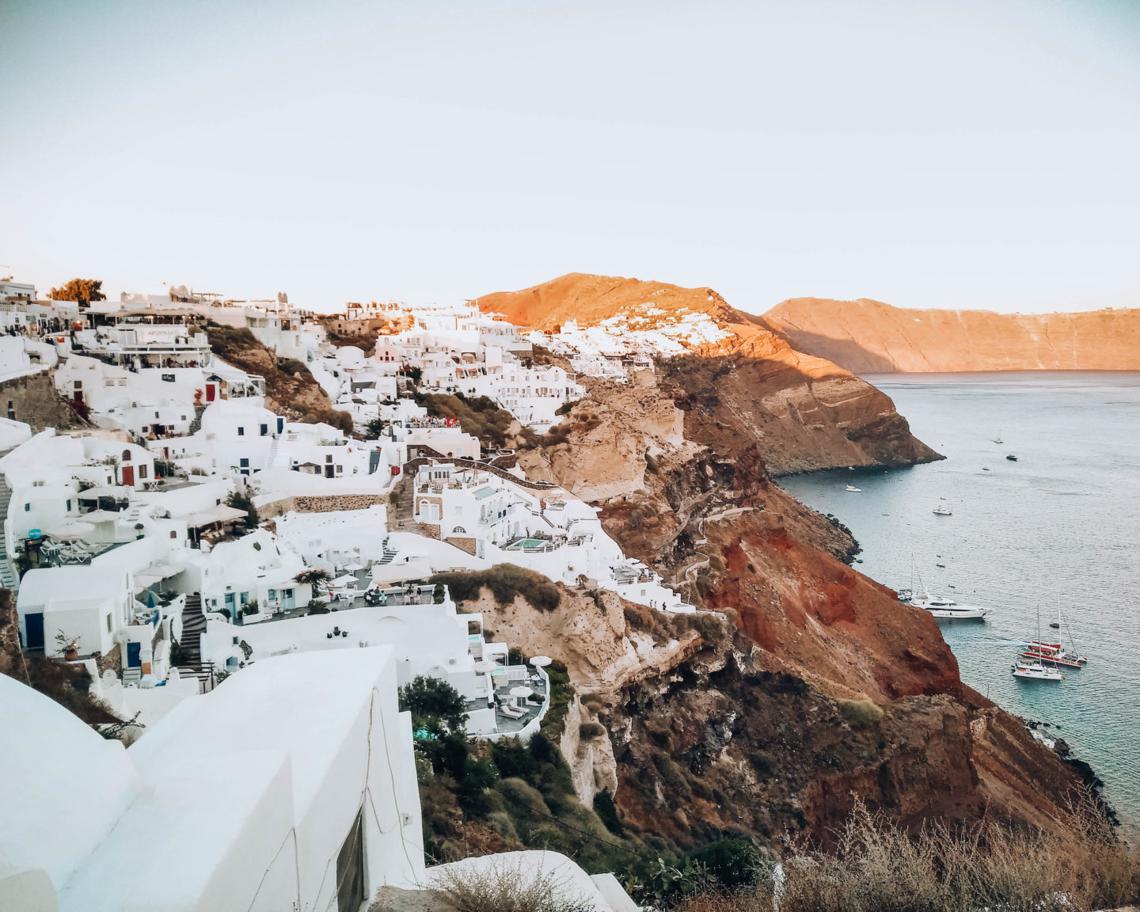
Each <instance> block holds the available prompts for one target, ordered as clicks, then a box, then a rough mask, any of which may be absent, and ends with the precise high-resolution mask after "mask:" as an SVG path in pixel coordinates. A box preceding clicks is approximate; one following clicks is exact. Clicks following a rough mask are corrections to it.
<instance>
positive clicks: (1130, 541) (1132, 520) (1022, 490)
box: [780, 372, 1140, 833]
mask: <svg viewBox="0 0 1140 912" xmlns="http://www.w3.org/2000/svg"><path fill="white" fill-rule="evenodd" d="M865 379H867V380H868V381H869V382H871V383H873V384H874V385H875V386H877V387H879V389H881V390H883V391H884V392H886V393H887V394H888V395H889V396H890V397H891V398H892V399H893V400H894V402H895V406H896V407H897V408H898V411H899V412H900V413H901V414H902V415H904V416H905V417H906V418H907V420H909V422H910V426H911V430H912V431H913V432H914V434H915V435H916V436H917V437H918V438H919V439H920V440H923V441H925V442H926V443H927V444H929V445H930V446H932V447H934V449H936V450H937V451H938V452H939V453H941V454H942V455H944V456H945V457H947V458H946V459H945V461H942V462H936V463H932V464H929V465H922V466H913V467H909V468H903V469H886V470H884V469H874V470H854V471H852V470H844V469H840V470H836V471H828V472H816V473H812V474H808V475H799V476H793V477H788V478H784V479H781V480H780V484H782V485H783V486H784V487H785V488H786V489H787V490H788V491H790V492H791V493H792V494H794V495H795V496H796V497H798V498H799V499H800V500H802V501H803V502H805V503H807V504H808V505H810V506H812V507H814V508H815V509H817V510H819V511H821V512H824V513H831V514H834V515H835V516H836V517H837V518H838V519H839V520H841V521H842V522H843V523H844V524H846V525H847V526H848V527H849V528H850V529H851V532H852V533H853V534H854V536H855V538H856V539H857V540H858V541H859V544H860V545H861V546H862V548H863V551H862V553H861V554H860V555H859V558H861V560H862V563H858V564H856V565H855V566H856V569H858V570H860V571H862V572H863V573H865V574H867V575H868V576H870V577H872V578H873V579H876V580H878V581H880V582H882V583H885V584H886V585H888V586H890V587H892V588H894V589H898V588H900V587H909V586H911V585H912V580H913V585H914V588H915V589H916V590H917V591H921V590H922V587H923V586H925V587H926V589H927V590H929V591H930V593H931V594H934V595H945V596H949V597H951V598H954V599H956V600H957V601H958V602H961V603H962V604H972V605H984V606H988V607H990V608H991V609H992V612H991V613H990V614H989V616H988V617H987V618H986V621H985V622H984V623H979V622H977V621H973V622H969V621H951V622H940V624H939V626H940V628H941V630H942V633H943V636H944V637H945V638H946V642H947V643H948V644H949V645H950V647H951V649H952V650H953V651H954V654H955V656H956V657H957V659H958V664H959V667H960V669H961V674H962V679H963V680H964V681H965V682H966V683H967V684H969V685H970V686H971V687H973V688H975V689H976V690H978V691H980V692H981V693H983V694H985V695H986V696H988V697H989V698H990V699H992V700H994V701H995V702H997V703H999V704H1000V705H1001V706H1003V707H1004V708H1006V709H1008V710H1010V711H1011V712H1013V713H1016V714H1017V715H1019V716H1022V717H1024V718H1026V719H1031V720H1036V721H1040V722H1046V723H1048V724H1049V727H1048V728H1047V729H1043V731H1045V732H1047V733H1048V734H1049V735H1050V736H1051V737H1061V738H1064V739H1065V741H1066V742H1068V744H1069V745H1070V747H1071V748H1072V750H1073V753H1074V755H1075V756H1077V757H1079V758H1081V759H1082V760H1085V761H1087V762H1088V763H1090V764H1091V765H1092V767H1093V769H1094V770H1095V772H1096V773H1097V775H1098V776H1100V777H1101V779H1103V780H1104V783H1105V797H1106V798H1107V800H1108V801H1109V803H1110V804H1112V805H1113V807H1114V808H1115V809H1116V811H1117V813H1118V814H1119V815H1120V817H1121V820H1122V822H1123V823H1124V824H1125V826H1126V827H1127V829H1128V830H1129V831H1131V832H1133V833H1135V832H1136V830H1137V827H1140V373H1113V372H1104V373H1100V372H1097V373H1085V372H1065V373H1053V372H1027V373H994V374H988V373H977V374H890V375H881V376H868V377H866V378H865ZM997 441H1001V442H1000V443H999V442H997ZM1009 455H1014V456H1016V457H1017V461H1016V462H1013V461H1010V460H1009V459H1007V456H1009ZM848 484H853V485H855V486H856V487H859V488H861V489H862V493H848V492H847V491H846V490H845V486H846V485H848ZM940 504H946V505H948V506H949V507H950V509H951V511H952V515H951V516H936V515H935V514H934V512H933V511H934V509H935V508H936V507H938V506H939V505H940ZM1050 623H1059V624H1060V625H1061V628H1060V630H1056V629H1053V628H1051V627H1050V626H1049V624H1050ZM1039 625H1040V626H1039ZM1038 631H1040V634H1041V636H1038ZM1058 633H1060V634H1061V638H1062V639H1068V638H1069V637H1070V635H1071V640H1072V642H1074V643H1075V645H1076V648H1077V650H1078V651H1079V652H1081V653H1082V654H1084V655H1086V656H1088V664H1087V665H1086V666H1085V667H1084V668H1083V669H1081V670H1079V671H1070V670H1067V669H1066V670H1065V674H1066V676H1067V677H1066V679H1065V680H1064V681H1063V682H1061V683H1059V684H1051V683H1047V682H1024V681H1019V680H1016V679H1014V678H1013V676H1012V675H1011V674H1010V665H1011V663H1012V662H1013V661H1014V659H1015V658H1016V657H1017V652H1018V644H1019V643H1022V642H1024V641H1025V640H1027V639H1043V640H1049V641H1053V640H1055V639H1056V638H1057V634H1058Z"/></svg>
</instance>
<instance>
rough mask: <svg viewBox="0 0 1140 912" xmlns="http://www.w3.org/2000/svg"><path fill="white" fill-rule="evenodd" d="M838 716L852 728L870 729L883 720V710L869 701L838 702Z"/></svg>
mask: <svg viewBox="0 0 1140 912" xmlns="http://www.w3.org/2000/svg"><path fill="white" fill-rule="evenodd" d="M839 715H841V716H842V717H843V719H844V721H846V722H847V724H848V725H850V726H851V727H852V728H870V727H871V726H872V725H876V724H877V723H878V722H879V721H880V720H881V719H882V718H883V710H882V709H881V708H880V707H879V706H878V705H876V704H875V703H872V702H871V701H870V700H840V701H839Z"/></svg>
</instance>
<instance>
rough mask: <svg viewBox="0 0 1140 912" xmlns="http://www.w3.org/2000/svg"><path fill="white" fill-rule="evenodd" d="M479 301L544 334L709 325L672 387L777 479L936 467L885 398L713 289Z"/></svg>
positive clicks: (635, 284) (675, 365) (588, 289)
mask: <svg viewBox="0 0 1140 912" xmlns="http://www.w3.org/2000/svg"><path fill="white" fill-rule="evenodd" d="M476 300H477V303H478V305H479V307H480V308H481V309H482V310H484V311H485V312H488V313H500V314H502V315H503V316H504V317H506V318H507V319H508V320H510V321H511V322H514V323H516V324H518V325H522V326H528V327H531V328H534V329H541V330H543V331H551V330H554V329H556V328H557V327H558V326H560V325H561V324H562V323H565V322H566V321H567V320H570V319H573V320H576V321H577V323H578V324H579V325H580V326H589V325H594V324H597V323H600V322H602V321H604V320H610V319H613V318H620V319H622V320H624V321H625V325H628V326H630V327H631V328H637V329H652V328H656V327H661V326H665V327H669V326H673V327H675V326H676V325H677V324H678V322H679V321H684V320H691V319H693V318H694V317H698V318H700V317H703V318H707V321H708V324H709V325H710V326H712V327H715V330H716V333H717V335H718V338H716V340H715V341H699V340H698V341H693V342H691V343H690V342H686V343H684V344H685V347H686V348H687V349H688V351H689V352H690V354H689V355H685V356H682V357H677V358H672V359H670V360H669V361H668V362H667V364H668V373H669V375H670V378H671V379H672V381H673V382H674V383H675V385H676V386H677V387H678V388H679V389H682V390H684V392H685V394H686V395H687V396H688V404H687V405H686V406H685V407H686V408H690V409H699V410H702V411H704V412H705V413H707V415H708V416H709V420H710V421H713V422H717V421H721V422H723V421H727V422H729V423H731V424H733V425H744V426H746V433H747V435H748V436H749V437H750V438H751V439H752V440H753V442H754V443H755V446H756V447H757V450H758V452H759V453H760V455H761V456H762V458H763V459H764V461H765V463H766V464H767V467H768V470H769V471H770V472H772V473H773V474H776V475H779V474H788V473H792V472H802V471H811V470H815V469H824V468H835V467H837V466H848V465H857V466H869V465H909V464H913V463H916V462H926V461H930V460H932V459H937V458H939V457H938V454H937V453H935V452H934V451H933V450H931V449H930V448H929V447H927V446H926V445H925V444H923V443H922V442H921V441H919V440H917V439H916V438H915V437H913V436H912V435H911V433H910V427H909V425H908V424H907V422H906V419H904V418H903V417H902V416H901V415H899V414H898V412H896V411H895V407H894V403H892V402H891V400H890V398H889V397H888V396H887V395H886V394H884V393H882V392H881V391H879V390H877V389H875V387H873V386H871V385H870V384H868V383H866V382H865V381H863V380H860V379H859V378H858V377H855V376H854V375H853V374H851V373H850V372H849V371H847V370H845V369H844V368H841V367H839V366H837V365H835V364H833V363H832V362H830V361H827V360H824V359H823V358H818V357H814V356H812V355H807V354H804V353H803V352H801V351H797V350H796V349H795V348H793V347H792V346H791V345H789V344H788V342H787V340H786V339H784V338H783V337H782V336H781V335H779V334H778V333H776V332H773V331H772V329H771V327H769V326H768V324H766V323H765V322H764V321H763V320H761V319H759V318H757V317H753V316H750V315H748V314H745V313H742V312H741V311H738V310H735V309H734V308H732V307H730V306H729V305H728V304H727V303H726V302H725V300H724V299H723V298H722V297H720V295H718V294H717V293H716V292H715V291H713V290H712V289H710V288H680V287H678V286H676V285H667V284H664V283H662V282H642V281H639V280H637V279H622V278H611V277H607V276H591V275H580V274H571V275H567V276H562V277H561V278H558V279H555V280H553V281H551V282H547V283H544V284H542V285H536V286H535V287H533V288H527V289H524V290H522V291H517V292H499V293H496V294H491V295H486V296H484V297H482V298H478V299H476Z"/></svg>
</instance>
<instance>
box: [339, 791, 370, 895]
mask: <svg viewBox="0 0 1140 912" xmlns="http://www.w3.org/2000/svg"><path fill="white" fill-rule="evenodd" d="M362 823H363V821H362V819H361V812H357V814H356V819H355V820H354V821H353V822H352V827H351V828H350V829H349V831H348V835H347V836H345V837H344V843H343V844H342V845H341V847H340V851H339V852H338V853H337V856H336V883H337V888H336V908H337V912H356V910H357V909H359V908H360V905H361V903H363V902H364V899H365V896H364V827H363V825H362Z"/></svg>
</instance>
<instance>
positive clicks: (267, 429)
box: [261, 424, 269, 437]
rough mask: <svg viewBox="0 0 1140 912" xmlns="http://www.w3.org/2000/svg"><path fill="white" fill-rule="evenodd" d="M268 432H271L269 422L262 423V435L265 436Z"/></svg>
mask: <svg viewBox="0 0 1140 912" xmlns="http://www.w3.org/2000/svg"><path fill="white" fill-rule="evenodd" d="M268 433H269V425H268V424H262V425H261V436H262V437H264V436H265V435H266V434H268Z"/></svg>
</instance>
